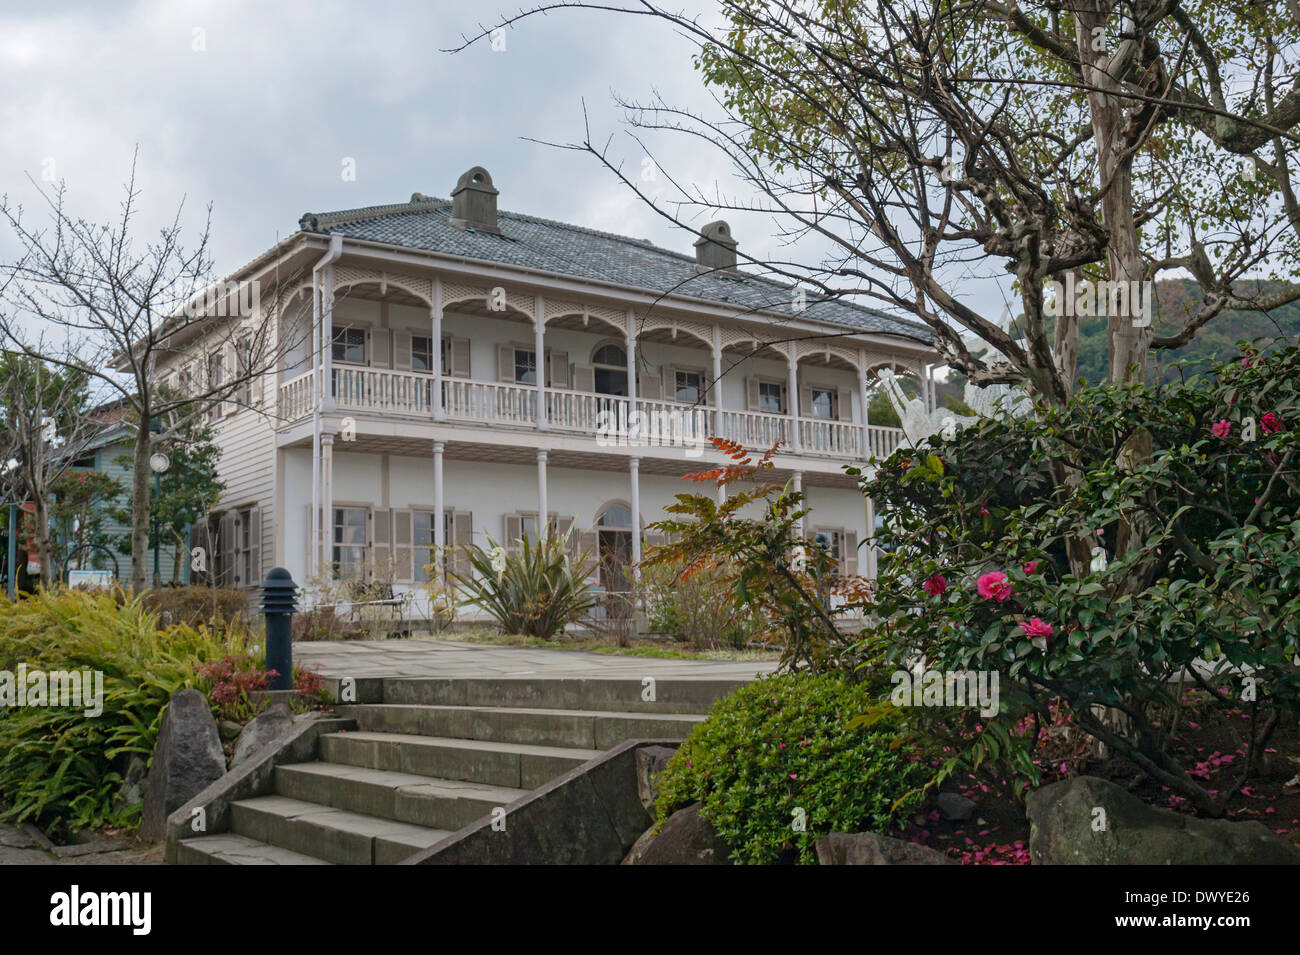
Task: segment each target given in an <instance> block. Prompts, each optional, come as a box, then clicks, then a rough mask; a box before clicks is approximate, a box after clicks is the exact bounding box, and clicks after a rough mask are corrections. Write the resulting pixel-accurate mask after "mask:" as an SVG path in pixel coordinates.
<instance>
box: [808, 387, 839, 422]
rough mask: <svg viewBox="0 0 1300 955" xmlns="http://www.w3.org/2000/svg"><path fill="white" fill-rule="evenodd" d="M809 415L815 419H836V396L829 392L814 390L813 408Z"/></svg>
mask: <svg viewBox="0 0 1300 955" xmlns="http://www.w3.org/2000/svg"><path fill="white" fill-rule="evenodd" d="M809 414H811V415H812V416H813V417H814V418H834V417H835V396H834V395H832V394H831V393H830V392H829V391H822V390H819V389H813V393H812V408H810V409H809Z"/></svg>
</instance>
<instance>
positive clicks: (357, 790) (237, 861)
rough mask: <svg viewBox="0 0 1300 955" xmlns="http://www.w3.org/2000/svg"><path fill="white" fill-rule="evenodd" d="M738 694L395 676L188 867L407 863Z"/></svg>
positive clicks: (630, 684) (281, 774) (190, 845)
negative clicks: (647, 697) (646, 695)
mask: <svg viewBox="0 0 1300 955" xmlns="http://www.w3.org/2000/svg"><path fill="white" fill-rule="evenodd" d="M687 684H689V686H687ZM736 685H737V684H735V683H733V682H723V681H687V680H675V681H672V682H663V683H660V684H659V685H658V686H657V687H656V694H655V696H656V699H655V700H654V701H650V702H644V701H642V699H641V696H642V690H643V687H642V684H641V682H640V681H636V680H627V679H610V680H580V679H543V680H520V679H468V680H441V679H437V680H435V679H425V680H384V681H382V685H381V686H379V687H377V688H376V687H373V686H372V687H370V688H369V689H368V692H367V696H368V697H369V698H370V699H377V700H382V702H378V701H376V702H370V703H360V704H353V705H344V706H339V707H337V709H338V714H339V716H340V717H342V718H345V719H348V720H351V721H353V722H354V723H355V724H356V726H357V729H356V730H349V731H340V732H332V733H323V734H322V735H321V736H320V737H319V739H318V741H317V746H316V758H315V760H314V761H311V762H302V763H292V764H281V765H277V766H276V767H275V769H274V774H273V780H272V783H271V787H270V788H271V789H272V791H271V792H269V793H268V794H266V795H259V796H255V797H253V798H249V799H242V800H237V801H235V802H233V803H231V805H230V817H229V831H227V832H221V833H214V834H212V835H207V836H196V837H194V838H189V839H183V840H181V841H180V842H179V843H178V853H177V856H178V861H179V862H181V863H182V864H204V865H223V864H224V865H297V864H308V863H316V864H320V863H326V864H338V865H389V864H394V863H398V862H401V861H402V860H404V859H406V858H408V857H410V856H411V855H413V854H414V853H416V852H418V851H420V850H422V849H425V848H428V847H429V846H432V845H434V844H435V843H437V842H440V841H441V840H443V839H444V838H446V837H447V836H449V835H451V834H452V833H454V832H456V831H457V830H459V829H462V828H464V827H465V826H468V825H470V824H472V823H474V822H476V821H478V820H481V819H483V818H484V817H486V816H489V815H491V814H492V813H493V811H494V810H496V809H498V808H504V807H505V806H507V805H509V804H511V803H513V802H516V801H517V800H520V799H522V798H524V797H525V796H527V795H528V794H529V793H530V792H532V791H533V790H535V789H538V788H539V787H541V786H543V785H545V784H546V783H548V782H550V781H551V780H553V779H555V778H556V777H558V776H560V775H562V774H564V773H566V772H568V771H569V770H572V769H574V768H576V767H578V766H581V765H583V764H584V763H586V762H588V761H590V760H592V759H594V758H596V757H597V756H599V755H601V754H602V753H603V752H605V751H606V750H608V749H610V748H612V747H614V746H616V745H618V744H619V743H622V742H624V741H625V740H629V739H676V740H680V739H685V738H686V737H687V736H688V735H689V734H690V732H691V730H692V729H693V728H694V727H695V725H696V724H697V723H699V722H700V721H701V720H703V719H704V717H703V715H702V714H703V713H704V712H705V711H706V710H707V708H708V704H709V703H711V702H712V699H714V698H716V695H720V694H721V693H725V692H729V691H730V689H732V688H733V687H734V686H736ZM363 698H366V697H363ZM349 725H350V724H349Z"/></svg>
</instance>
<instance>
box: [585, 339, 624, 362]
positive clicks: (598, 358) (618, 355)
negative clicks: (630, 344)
mask: <svg viewBox="0 0 1300 955" xmlns="http://www.w3.org/2000/svg"><path fill="white" fill-rule="evenodd" d="M591 363H592V364H593V365H609V366H611V367H613V368H627V352H625V351H624V350H623V349H622V348H620V347H619V346H617V345H615V344H613V343H612V342H611V343H610V344H608V345H601V346H600V347H599V348H597V349H596V351H595V352H594V353H592V356H591Z"/></svg>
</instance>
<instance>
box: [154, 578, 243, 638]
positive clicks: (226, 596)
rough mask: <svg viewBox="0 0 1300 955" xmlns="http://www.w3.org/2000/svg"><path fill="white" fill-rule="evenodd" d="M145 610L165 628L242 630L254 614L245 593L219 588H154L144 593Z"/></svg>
mask: <svg viewBox="0 0 1300 955" xmlns="http://www.w3.org/2000/svg"><path fill="white" fill-rule="evenodd" d="M144 606H145V609H146V610H148V611H150V612H151V613H155V614H157V615H158V623H159V625H160V626H164V627H167V626H170V625H172V624H174V623H184V624H188V625H189V626H191V627H196V628H197V627H204V626H206V627H213V628H216V629H220V630H229V629H231V628H232V627H239V628H244V627H247V626H248V624H249V620H250V617H251V616H252V613H253V611H252V607H253V605H252V603H250V597H249V593H248V592H247V591H244V590H230V589H226V588H222V587H199V586H190V587H155V588H153V589H152V590H146V591H145V592H144Z"/></svg>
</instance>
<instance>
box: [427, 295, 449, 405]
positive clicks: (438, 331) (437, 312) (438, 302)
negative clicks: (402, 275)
mask: <svg viewBox="0 0 1300 955" xmlns="http://www.w3.org/2000/svg"><path fill="white" fill-rule="evenodd" d="M430 318H431V319H432V321H433V420H434V421H442V420H443V419H444V418H445V417H446V415H447V412H446V411H445V410H444V409H443V407H442V376H443V375H444V374H446V370H445V369H444V368H443V367H442V279H439V278H434V280H433V309H432V310H431V314H430Z"/></svg>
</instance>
